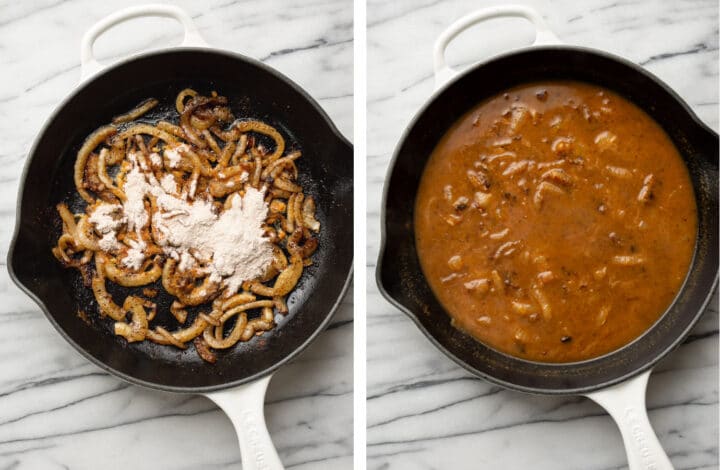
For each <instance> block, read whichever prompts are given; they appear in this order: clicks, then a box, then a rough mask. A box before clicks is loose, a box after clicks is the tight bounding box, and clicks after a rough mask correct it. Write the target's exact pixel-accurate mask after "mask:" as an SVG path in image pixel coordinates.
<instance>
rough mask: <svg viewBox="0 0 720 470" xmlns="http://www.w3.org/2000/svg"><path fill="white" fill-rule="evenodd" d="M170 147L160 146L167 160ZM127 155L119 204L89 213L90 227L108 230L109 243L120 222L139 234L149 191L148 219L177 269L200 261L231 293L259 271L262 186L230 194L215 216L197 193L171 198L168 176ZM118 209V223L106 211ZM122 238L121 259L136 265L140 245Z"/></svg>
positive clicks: (263, 255)
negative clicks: (125, 246)
mask: <svg viewBox="0 0 720 470" xmlns="http://www.w3.org/2000/svg"><path fill="white" fill-rule="evenodd" d="M172 152H173V151H172V150H165V156H166V157H167V158H168V160H169V161H170V162H172V161H173V159H174V155H172ZM168 153H170V155H168ZM129 158H130V161H131V162H132V163H133V168H132V169H131V170H130V171H129V172H128V173H127V175H126V179H125V184H124V186H123V191H124V192H125V195H126V201H125V203H124V204H123V205H122V206H119V205H110V204H107V206H109V207H107V208H102V207H103V206H102V205H101V206H100V207H99V208H98V209H96V211H95V212H94V213H93V215H92V217H95V220H96V221H97V223H96V227H103V228H105V229H107V232H103V231H101V230H100V229H98V231H99V232H100V233H112V234H113V239H114V240H115V243H117V239H116V238H115V236H114V234H115V232H116V231H117V230H118V229H119V228H120V226H122V225H123V224H124V223H127V227H128V230H134V231H135V232H136V233H139V231H140V230H141V229H142V228H143V227H145V226H146V225H147V224H148V222H150V220H149V214H148V211H147V210H146V208H145V196H146V195H152V196H154V197H155V198H156V200H157V205H158V209H159V210H158V212H156V213H155V214H154V215H153V218H152V224H153V226H154V227H155V228H156V229H157V231H158V232H159V233H160V234H162V239H161V240H157V242H158V244H159V245H160V246H161V247H162V249H163V251H164V252H165V253H166V254H167V255H168V256H170V257H171V258H173V259H176V260H179V265H178V269H180V270H186V269H190V268H194V267H197V266H198V265H202V266H203V268H204V269H205V270H206V272H208V273H209V274H210V279H211V281H213V282H222V284H223V285H224V286H225V287H226V288H227V289H228V290H229V291H230V293H234V292H237V290H238V288H239V287H240V285H241V284H242V283H243V281H246V280H251V279H255V278H257V277H258V276H260V275H262V274H264V273H265V270H266V269H267V266H268V265H269V264H270V263H271V262H272V259H273V250H272V245H271V243H270V241H269V240H268V239H267V238H265V237H264V231H263V228H262V224H263V223H264V221H265V218H266V217H267V211H268V205H267V203H266V202H265V200H264V193H265V189H264V188H263V190H261V191H258V190H256V189H254V188H248V189H247V191H246V193H245V196H244V197H240V196H239V195H234V196H232V200H231V207H229V208H228V209H227V210H225V211H223V212H222V213H220V214H219V215H218V214H216V213H215V212H214V208H213V204H212V202H211V201H206V200H203V199H200V198H198V199H197V200H195V201H186V200H184V199H181V198H179V197H176V196H175V195H174V193H176V191H177V186H176V183H175V180H174V179H173V178H172V176H170V175H166V176H165V177H163V179H162V182H158V181H157V179H156V178H155V176H154V175H153V174H152V173H144V172H143V171H141V167H144V166H146V162H145V161H144V158H143V157H142V156H141V155H137V154H132V155H129ZM178 161H179V158H178ZM168 176H169V177H170V178H169V179H168ZM191 192H193V191H192V190H191ZM101 208H102V210H100V209H101ZM119 209H122V219H121V220H122V222H117V220H116V219H115V218H113V217H112V216H111V214H113V213H116V215H117V213H119V212H120V211H119ZM96 214H97V215H96ZM92 217H91V222H92V221H93V219H92ZM118 224H119V225H118ZM103 238H104V237H103ZM138 238H140V237H138ZM128 243H129V244H130V249H129V250H128V254H127V256H126V257H125V258H123V260H122V262H123V264H124V265H125V266H128V267H132V268H133V269H138V268H139V267H140V266H142V263H143V262H144V261H145V253H144V251H143V250H144V249H145V248H146V244H145V243H144V242H142V241H140V242H136V241H132V240H131V241H129V242H128ZM103 249H104V248H103Z"/></svg>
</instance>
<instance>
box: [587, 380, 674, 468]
mask: <svg viewBox="0 0 720 470" xmlns="http://www.w3.org/2000/svg"><path fill="white" fill-rule="evenodd" d="M649 377H650V371H647V372H643V373H642V374H640V375H638V376H636V377H633V378H632V379H630V380H626V381H625V382H622V383H620V384H618V385H614V386H612V387H609V388H605V389H603V390H600V391H597V392H592V393H589V394H587V397H588V398H590V399H591V400H593V401H595V402H596V403H597V404H598V405H600V406H602V407H603V408H605V411H607V412H608V413H609V414H610V416H612V417H613V419H614V420H615V422H616V423H617V425H618V427H619V428H620V433H621V434H622V438H623V443H624V444H625V452H626V453H627V457H628V467H629V468H630V470H673V466H672V463H670V459H669V458H668V456H667V455H666V454H665V451H664V450H663V448H662V446H661V445H660V441H658V438H657V436H656V435H655V432H654V431H653V429H652V426H651V425H650V421H649V420H648V415H647V409H646V408H645V392H646V390H647V383H648V378H649Z"/></svg>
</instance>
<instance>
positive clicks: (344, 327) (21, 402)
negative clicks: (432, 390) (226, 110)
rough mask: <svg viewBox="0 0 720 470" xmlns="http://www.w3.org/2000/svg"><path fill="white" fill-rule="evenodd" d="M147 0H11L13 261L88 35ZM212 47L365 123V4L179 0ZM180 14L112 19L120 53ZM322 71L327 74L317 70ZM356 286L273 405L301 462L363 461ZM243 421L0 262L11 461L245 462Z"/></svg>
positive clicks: (5, 455) (7, 85) (104, 53)
mask: <svg viewBox="0 0 720 470" xmlns="http://www.w3.org/2000/svg"><path fill="white" fill-rule="evenodd" d="M136 3H141V2H137V1H127V0H123V1H121V0H113V1H103V2H95V1H91V0H80V1H55V0H38V1H32V2H9V1H8V2H2V3H0V135H1V136H2V142H3V146H2V149H0V221H1V223H0V260H1V261H0V262H2V264H3V265H4V264H5V259H6V257H7V248H8V243H9V241H10V237H11V234H12V230H13V227H14V223H15V222H14V219H15V200H16V191H17V183H18V177H19V175H20V172H21V170H22V167H23V164H24V161H25V158H26V155H27V152H28V150H29V148H30V145H31V144H32V142H33V139H34V138H35V135H36V134H37V133H38V131H39V130H40V127H41V126H42V124H43V122H44V121H45V119H46V118H47V117H48V115H49V113H50V112H51V110H52V109H54V108H55V106H57V104H58V103H59V102H60V100H61V99H62V98H63V97H64V96H65V95H66V94H67V93H68V92H69V91H70V90H71V89H72V88H73V87H74V86H75V85H76V84H77V82H78V79H79V76H80V69H79V57H80V47H79V45H80V38H81V36H82V34H83V32H84V31H85V30H86V29H87V28H89V27H90V26H91V25H92V24H93V23H94V22H95V21H97V20H98V19H100V18H102V17H103V16H105V15H107V14H109V13H111V12H113V11H115V10H117V9H120V8H123V7H125V6H127V5H129V4H136ZM175 3H176V4H178V5H180V6H182V7H184V8H185V9H186V10H187V11H188V12H189V13H190V14H191V15H192V17H193V18H194V19H195V21H196V22H197V25H198V27H199V29H200V32H201V34H202V35H203V36H204V37H205V39H206V40H207V41H208V42H209V43H210V44H211V45H213V46H216V47H219V48H223V49H228V50H232V51H236V52H241V53H243V54H246V55H249V56H252V57H256V58H260V59H262V60H263V61H264V62H265V63H267V64H269V65H270V66H272V67H275V68H277V69H279V70H280V71H281V72H283V73H284V74H286V75H287V76H289V77H290V78H291V79H293V80H294V81H296V82H297V83H298V84H299V85H300V86H302V87H304V88H305V90H307V91H308V92H309V93H310V94H311V95H312V96H313V97H315V98H316V99H317V100H318V101H319V102H320V104H321V105H322V106H323V107H324V108H325V110H326V111H327V112H328V113H329V114H330V116H331V117H332V119H333V121H334V122H335V123H336V124H337V125H338V127H339V128H340V130H341V132H343V133H344V134H345V135H346V136H350V135H351V132H352V90H353V88H352V87H353V81H352V80H353V79H352V70H353V69H352V56H353V54H352V2H351V1H349V0H319V1H315V2H313V3H312V5H309V4H308V3H307V2H303V1H294V2H289V1H283V0H276V1H272V2H263V3H262V6H259V5H258V3H257V2H243V1H228V0H212V1H203V2H193V1H179V2H175ZM181 37H182V36H181V28H180V26H179V25H177V24H175V23H173V22H172V21H171V20H158V19H154V20H137V22H136V23H132V24H125V25H122V26H119V27H117V29H116V30H111V31H109V32H108V34H107V35H106V36H103V37H101V38H100V40H99V41H98V44H97V46H96V48H95V51H96V52H97V53H98V54H99V55H100V56H101V58H102V57H105V58H109V59H108V60H113V59H117V58H120V57H123V56H125V55H127V54H128V53H132V52H139V51H143V50H147V49H148V47H152V48H156V47H167V46H171V45H174V44H178V43H179V42H180V40H181ZM318 77H321V78H322V79H318ZM352 333H353V326H352V295H348V297H346V300H345V302H344V303H343V304H342V306H341V308H340V309H339V311H338V312H337V314H336V316H335V317H334V321H333V323H332V324H331V326H330V327H329V329H328V330H327V331H326V332H325V333H323V334H322V335H320V337H319V338H318V339H317V341H316V342H315V343H314V344H313V345H312V346H311V347H310V348H309V349H308V350H307V351H305V352H304V353H303V354H302V355H301V356H300V357H299V358H298V359H297V360H296V361H294V362H293V363H292V364H291V365H289V366H287V367H283V368H282V369H281V370H280V371H278V372H277V374H276V375H275V377H274V379H273V381H272V382H271V384H270V389H269V392H268V396H267V405H266V416H267V420H268V425H269V428H270V432H271V434H272V436H273V438H274V441H275V443H276V445H277V447H278V450H279V454H280V457H281V459H282V460H283V462H284V463H285V464H286V465H287V467H288V468H297V469H306V470H310V469H312V470H314V469H341V468H342V469H344V468H350V467H351V466H352V448H353V440H352V418H353V405H352V380H353V376H352ZM239 458H240V452H239V450H238V445H237V440H236V438H235V435H234V431H233V429H232V426H231V424H230V421H229V420H228V419H227V418H226V417H225V415H224V414H223V413H222V412H220V411H219V409H218V408H217V407H215V406H214V404H213V403H211V402H210V401H209V400H207V399H205V398H202V397H198V396H189V395H172V394H166V393H159V392H155V391H149V390H144V389H141V388H138V387H135V386H131V385H128V384H126V383H124V382H121V381H119V380H117V379H115V378H114V377H111V376H108V375H107V374H106V373H105V372H103V371H102V370H100V369H99V368H97V367H95V366H94V365H91V364H90V363H89V362H87V361H86V360H85V359H83V358H82V357H81V356H80V355H79V354H78V353H77V352H75V351H74V350H73V349H72V348H71V347H70V346H69V345H68V344H66V343H65V342H64V341H63V340H62V338H61V337H60V336H59V335H58V334H57V333H56V332H55V331H54V329H53V328H52V327H51V326H50V323H49V322H48V321H47V320H46V319H45V317H44V316H43V315H42V313H41V312H40V310H39V309H38V308H37V307H36V305H35V304H34V303H32V302H31V301H30V299H29V298H27V297H26V296H25V295H23V294H22V293H21V292H20V291H19V290H18V289H17V288H16V287H15V286H14V284H12V283H11V281H10V280H9V278H8V274H7V271H6V269H3V270H2V271H1V272H0V469H55V468H57V469H61V468H64V469H73V470H75V469H97V468H107V469H114V468H118V469H119V468H134V469H143V468H146V469H166V468H174V469H181V468H184V469H195V468H204V469H210V468H239V467H240V464H239Z"/></svg>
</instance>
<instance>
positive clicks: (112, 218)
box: [88, 203, 127, 251]
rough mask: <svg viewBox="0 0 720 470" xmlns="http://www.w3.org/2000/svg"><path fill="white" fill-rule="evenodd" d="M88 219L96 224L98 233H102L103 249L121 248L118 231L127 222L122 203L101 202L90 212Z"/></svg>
mask: <svg viewBox="0 0 720 470" xmlns="http://www.w3.org/2000/svg"><path fill="white" fill-rule="evenodd" d="M88 221H89V222H90V223H91V224H92V225H94V226H95V230H97V231H98V233H101V234H102V238H100V242H99V244H100V248H101V249H102V250H103V251H113V250H117V249H118V248H120V243H118V240H117V231H118V230H119V229H120V227H122V226H123V225H124V224H125V223H126V222H127V219H126V217H125V215H124V214H123V212H122V206H121V205H120V204H107V203H100V204H99V205H98V206H97V207H96V208H95V210H94V211H93V212H92V214H90V217H89V218H88Z"/></svg>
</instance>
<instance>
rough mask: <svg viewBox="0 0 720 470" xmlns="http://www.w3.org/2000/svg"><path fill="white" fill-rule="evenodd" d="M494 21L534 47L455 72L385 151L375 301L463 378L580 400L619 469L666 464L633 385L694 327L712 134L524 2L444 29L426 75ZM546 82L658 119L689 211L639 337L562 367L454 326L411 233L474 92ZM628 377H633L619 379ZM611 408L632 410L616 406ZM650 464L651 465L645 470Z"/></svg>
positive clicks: (710, 192) (662, 90)
mask: <svg viewBox="0 0 720 470" xmlns="http://www.w3.org/2000/svg"><path fill="white" fill-rule="evenodd" d="M501 16H520V17H524V18H527V19H529V20H530V21H532V22H533V23H534V24H535V26H536V29H537V31H538V34H537V37H536V45H535V47H531V48H528V49H523V50H519V51H516V52H512V53H508V54H504V55H501V56H498V57H495V58H493V59H492V60H489V61H487V62H485V63H482V64H479V65H476V66H474V67H472V68H471V69H469V70H467V71H465V72H464V73H462V74H460V75H459V76H457V77H456V78H455V79H453V80H452V81H451V82H450V83H449V84H447V85H445V86H443V87H442V88H441V89H440V90H439V91H437V92H436V93H435V95H434V96H433V97H432V98H431V99H430V100H429V101H428V102H427V103H426V104H425V105H424V107H423V108H422V109H421V110H420V111H419V112H418V113H417V114H416V116H415V118H414V119H413V121H412V122H411V123H410V125H409V126H408V128H407V130H406V131H405V134H404V136H403V137H402V139H401V140H400V143H399V144H398V145H397V147H396V150H395V154H394V156H393V160H392V162H391V164H390V168H389V170H388V176H387V178H386V182H385V192H384V198H383V215H382V246H381V250H380V257H379V260H378V267H377V272H376V275H377V282H378V286H379V288H380V291H381V292H382V294H383V295H384V296H385V298H386V299H388V300H389V301H390V302H391V303H392V304H393V305H395V306H396V307H398V308H399V309H400V310H402V311H403V312H404V313H406V314H407V315H408V316H409V317H410V318H411V319H412V320H413V321H414V322H415V324H416V325H417V326H418V328H419V329H420V330H421V331H422V332H423V333H424V334H425V335H426V336H427V337H428V339H430V341H431V342H432V343H433V344H434V345H435V346H437V347H438V348H439V349H440V350H442V351H443V352H444V353H445V354H447V355H448V356H449V357H450V358H451V359H453V360H454V361H455V362H457V363H458V364H459V365H461V366H462V367H464V368H465V369H467V370H468V371H470V372H471V373H473V374H475V375H477V376H479V377H482V378H484V379H486V380H489V381H491V382H494V383H497V384H499V385H502V386H504V387H507V388H511V389H514V390H519V391H523V392H531V393H540V394H586V395H589V396H590V397H591V398H593V399H594V400H595V401H598V402H599V403H600V404H601V405H603V406H605V408H607V409H608V411H610V413H611V414H612V415H613V416H614V417H615V418H616V421H618V424H619V425H620V427H621V431H623V437H625V438H626V439H625V440H626V448H627V449H628V457H629V460H630V464H631V468H671V467H666V466H669V465H670V463H669V461H668V460H667V457H666V456H665V455H664V453H663V451H662V449H661V448H660V446H659V444H658V443H657V439H656V438H655V436H654V434H653V433H652V430H651V428H650V427H649V423H648V422H647V416H646V412H645V409H644V408H645V407H644V393H645V383H646V382H647V377H648V375H649V370H650V368H651V367H652V366H653V365H655V364H656V363H657V362H658V361H660V360H661V359H662V358H663V357H665V356H666V355H667V354H668V353H669V352H670V351H671V350H672V349H674V348H675V347H676V346H678V345H679V344H680V343H681V342H682V340H683V339H684V338H685V336H686V335H687V334H688V332H689V331H690V329H691V328H692V326H693V325H694V324H695V323H696V322H697V320H698V318H699V317H700V315H701V313H702V312H703V310H704V307H705V305H706V304H707V302H708V301H709V299H710V296H711V293H712V291H713V288H714V286H715V284H716V281H717V272H718V136H717V134H716V133H715V132H713V131H712V130H710V129H709V128H708V127H707V126H705V125H704V124H703V123H701V122H700V120H699V119H698V118H697V117H696V116H695V115H694V114H693V112H692V111H691V110H690V108H689V107H688V106H687V104H685V103H684V102H683V101H682V99H681V98H680V97H679V96H678V95H677V94H676V93H674V92H673V91H672V90H671V89H670V88H668V87H667V86H666V85H665V84H663V83H662V82H661V81H660V80H659V79H658V78H656V77H654V76H653V75H651V74H650V73H648V72H647V71H645V70H644V69H642V68H641V67H639V66H637V65H635V64H632V63H630V62H628V61H626V60H623V59H621V58H618V57H615V56H611V55H609V54H607V53H604V52H600V51H595V50H590V49H584V48H578V47H569V46H562V45H558V44H559V41H558V40H557V39H556V38H555V37H554V36H553V35H552V33H551V32H550V31H549V30H548V29H547V27H546V26H545V24H544V22H543V20H542V18H541V17H540V16H539V15H538V14H537V13H536V12H534V11H533V10H530V9H528V8H525V7H520V6H504V7H498V8H493V9H489V10H482V11H479V12H475V13H472V14H470V15H468V16H466V17H464V18H461V19H460V20H458V21H457V22H456V23H455V24H453V25H452V26H450V27H449V28H448V30H447V31H446V32H445V33H443V35H442V36H441V37H440V39H439V40H438V42H437V43H436V49H435V66H436V78H438V80H439V81H441V82H443V81H445V80H447V79H451V78H452V75H453V72H452V71H451V69H449V68H448V67H447V66H445V61H444V57H443V54H444V51H445V47H446V46H447V44H448V42H449V41H450V40H452V38H454V37H455V36H456V35H457V34H459V33H460V32H461V31H462V30H464V29H465V28H467V27H468V26H470V25H472V24H475V23H477V22H479V21H483V20H486V19H489V18H494V17H501ZM552 43H554V45H551V44H552ZM547 79H573V80H579V81H584V82H589V83H594V84H597V85H601V86H603V87H606V88H609V89H611V90H614V91H615V92H617V93H619V94H620V95H622V96H624V97H626V98H628V99H630V100H631V101H633V102H634V103H636V104H637V105H639V106H640V107H641V108H642V109H644V110H645V111H646V112H647V113H648V114H650V115H651V116H652V117H653V118H654V119H655V120H656V121H657V122H658V123H660V125H661V126H662V127H663V129H664V130H665V131H666V132H667V133H668V134H669V135H670V137H671V138H672V140H673V142H674V143H675V145H676V146H677V148H678V149H679V150H680V153H681V154H682V156H683V158H684V159H685V162H686V164H687V167H688V169H689V171H690V175H691V178H692V182H693V185H694V189H695V196H696V201H697V207H698V218H699V228H698V237H697V242H696V247H695V254H694V258H693V261H692V266H691V268H690V272H689V274H688V276H687V279H686V281H685V283H684V285H683V287H682V290H681V291H680V293H679V294H678V296H677V298H676V299H675V301H674V303H673V304H672V305H671V306H670V307H669V308H668V310H667V311H666V312H665V314H664V315H663V316H662V317H661V318H660V319H659V320H658V321H657V323H656V324H654V325H653V326H652V327H651V328H650V329H649V330H648V331H647V332H646V333H645V334H644V335H642V336H641V337H640V338H638V339H637V340H635V341H634V342H632V343H631V344H629V345H627V346H625V347H623V348H622V349H620V350H617V351H615V352H612V353H610V354H607V355H605V356H602V357H599V358H596V359H592V360H588V361H583V362H577V363H571V364H547V363H538V362H531V361H526V360H522V359H518V358H514V357H511V356H509V355H507V354H504V353H501V352H499V351H496V350H494V349H492V348H490V347H487V346H485V345H484V344H482V343H480V342H478V341H476V340H474V339H473V338H471V337H470V336H469V335H467V334H465V333H462V332H461V331H459V330H457V329H455V328H454V327H453V326H452V325H451V324H450V317H449V315H447V314H446V313H445V311H444V310H443V308H442V306H441V305H440V304H439V302H438V301H437V299H436V298H435V296H434V295H433V293H432V291H431V289H430V287H429V286H428V284H427V282H426V280H425V278H424V276H423V273H422V270H421V268H420V264H419V260H418V257H417V253H416V250H415V236H414V230H413V213H414V204H415V198H416V194H417V189H418V185H419V182H420V177H421V174H422V171H423V169H424V165H425V162H426V161H427V159H428V157H429V156H430V153H431V152H432V149H433V148H434V147H435V145H436V143H437V142H438V141H439V140H440V138H441V137H442V135H443V134H444V133H445V132H446V130H447V129H448V128H449V127H450V126H451V125H452V124H453V123H454V122H455V121H456V120H457V119H458V118H459V117H460V116H462V115H463V114H464V113H465V112H466V111H468V110H469V109H470V108H471V107H473V106H474V105H475V104H476V103H478V102H480V101H482V100H483V99H485V98H487V97H489V96H492V95H495V94H497V93H498V92H501V91H502V90H505V89H507V88H510V87H513V86H515V85H517V84H520V83H524V82H529V81H536V80H547ZM646 371H647V372H646ZM643 372H646V373H644V374H643ZM631 378H634V380H630V381H628V379H631ZM621 403H622V404H623V406H631V407H632V408H633V410H634V411H632V412H631V413H628V412H626V411H625V409H624V408H623V409H619V408H618V406H619V405H620V404H621ZM638 423H640V424H642V432H643V433H644V434H645V435H647V436H648V438H647V439H644V440H643V441H642V444H638V441H637V439H633V438H632V436H631V435H630V432H631V428H632V427H633V426H637V425H639V424H638ZM643 456H645V457H643ZM647 456H649V457H647ZM652 462H654V463H655V464H656V465H657V466H656V467H648V465H650V463H652Z"/></svg>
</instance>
